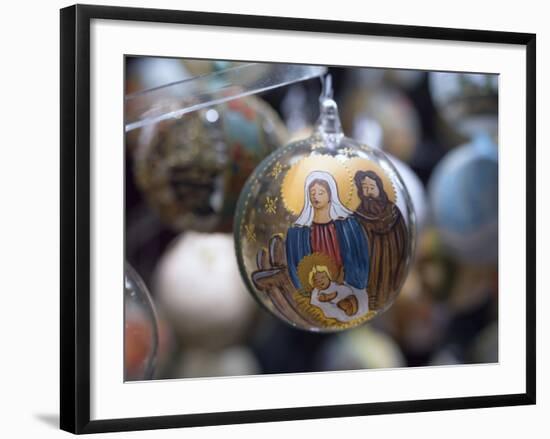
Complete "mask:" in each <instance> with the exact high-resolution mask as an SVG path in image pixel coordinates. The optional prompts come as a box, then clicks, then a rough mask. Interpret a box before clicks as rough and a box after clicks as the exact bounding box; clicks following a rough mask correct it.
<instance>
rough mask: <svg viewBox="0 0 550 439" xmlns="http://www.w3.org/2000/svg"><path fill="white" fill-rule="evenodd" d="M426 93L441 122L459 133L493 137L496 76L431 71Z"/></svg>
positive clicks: (496, 122) (496, 125)
mask: <svg viewBox="0 0 550 439" xmlns="http://www.w3.org/2000/svg"><path fill="white" fill-rule="evenodd" d="M429 87H430V94H431V96H432V99H433V101H434V104H435V106H436V108H437V110H438V112H439V114H440V115H441V117H442V118H443V120H445V122H447V123H448V124H449V125H450V126H451V127H452V128H453V129H454V130H456V131H457V132H458V133H459V134H461V135H463V136H466V137H470V138H471V137H473V136H475V135H476V134H477V133H479V132H488V133H490V134H491V135H493V136H496V134H497V128H498V76H497V75H487V74H478V73H449V72H433V73H430V75H429Z"/></svg>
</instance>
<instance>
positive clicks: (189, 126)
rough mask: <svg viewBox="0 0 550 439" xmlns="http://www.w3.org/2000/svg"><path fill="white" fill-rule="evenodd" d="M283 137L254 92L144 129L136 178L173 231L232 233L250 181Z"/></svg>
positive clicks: (281, 127) (278, 124) (283, 132)
mask: <svg viewBox="0 0 550 439" xmlns="http://www.w3.org/2000/svg"><path fill="white" fill-rule="evenodd" d="M286 137H287V134H286V129H285V127H284V124H283V123H282V122H281V120H280V118H279V116H278V115H277V114H276V113H275V112H274V111H273V110H272V109H271V108H270V107H269V105H268V104H267V103H265V102H264V101H263V100H262V99H261V98H259V97H256V96H249V97H245V98H241V99H237V100H232V101H229V102H227V103H225V104H220V105H217V106H214V107H210V108H208V109H204V110H199V111H195V112H191V113H187V114H184V115H183V116H182V117H181V118H178V119H170V120H166V121H161V122H159V123H157V124H154V125H149V126H146V127H143V128H142V129H141V133H140V138H139V142H138V145H137V147H136V149H135V153H134V173H135V178H136V183H137V186H138V187H139V188H140V189H141V190H142V191H143V192H144V194H145V196H146V198H147V201H148V203H149V204H150V206H151V207H152V208H153V209H154V210H155V212H156V213H157V214H158V215H159V217H160V218H161V220H162V221H163V222H165V223H166V224H167V225H169V226H170V227H172V228H173V229H175V230H190V229H191V230H198V231H216V230H218V231H230V230H231V227H232V219H233V214H234V211H235V204H236V201H237V199H238V196H239V192H240V190H241V188H242V186H243V185H244V182H245V181H246V178H247V177H248V175H249V174H250V173H251V172H252V171H253V170H254V168H255V167H256V166H257V165H258V163H259V162H260V161H261V160H262V159H263V158H264V157H266V156H267V155H268V154H269V153H270V152H272V151H274V150H275V149H277V148H278V147H279V146H281V145H282V144H283V143H284V141H285V140H286Z"/></svg>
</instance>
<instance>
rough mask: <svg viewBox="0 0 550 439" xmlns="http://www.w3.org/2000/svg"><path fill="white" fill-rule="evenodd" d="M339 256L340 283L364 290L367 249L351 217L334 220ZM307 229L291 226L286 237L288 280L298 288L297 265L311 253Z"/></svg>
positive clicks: (366, 280)
mask: <svg viewBox="0 0 550 439" xmlns="http://www.w3.org/2000/svg"><path fill="white" fill-rule="evenodd" d="M334 226H335V228H336V236H337V239H338V246H339V248H340V255H341V257H342V263H343V265H344V281H345V282H346V283H347V284H348V285H351V286H352V287H355V288H358V289H364V288H366V287H367V282H368V280H369V263H370V262H369V246H368V242H367V237H366V235H365V232H364V231H363V228H362V227H361V225H360V224H359V222H358V221H357V220H356V219H355V218H354V217H352V216H349V217H347V218H346V219H342V220H334ZM310 236H311V227H309V226H293V227H291V228H290V229H288V232H287V235H286V260H287V264H288V272H289V274H290V279H291V280H292V283H293V284H294V286H295V287H296V288H298V289H299V288H301V284H300V279H299V277H298V264H299V263H300V261H301V260H302V258H303V257H304V256H307V255H310V254H311V253H312V251H311V241H310Z"/></svg>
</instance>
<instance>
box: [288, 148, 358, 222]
mask: <svg viewBox="0 0 550 439" xmlns="http://www.w3.org/2000/svg"><path fill="white" fill-rule="evenodd" d="M313 171H324V172H328V173H329V174H331V175H332V177H334V180H335V181H336V186H337V188H338V197H339V198H340V201H341V202H342V204H344V206H346V207H348V208H349V206H350V202H351V200H352V195H353V194H352V192H354V187H353V181H352V176H351V174H350V172H349V170H348V169H347V168H346V166H344V164H343V163H342V162H340V161H339V160H337V159H336V158H334V157H331V156H328V155H310V156H308V157H305V158H303V159H302V160H300V161H299V162H297V163H296V164H294V165H293V166H291V167H290V169H289V170H288V171H287V172H286V174H285V177H284V179H283V184H282V185H281V198H282V199H283V203H284V205H285V207H286V209H287V210H288V211H289V212H291V213H293V214H295V215H299V214H300V212H302V209H303V208H304V192H305V188H304V184H305V181H306V178H307V176H308V175H309V174H311V173H312V172H313Z"/></svg>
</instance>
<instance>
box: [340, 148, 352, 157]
mask: <svg viewBox="0 0 550 439" xmlns="http://www.w3.org/2000/svg"><path fill="white" fill-rule="evenodd" d="M342 154H344V155H345V156H348V157H349V156H351V155H352V154H353V149H351V148H350V147H347V148H344V149H343V150H342Z"/></svg>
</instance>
